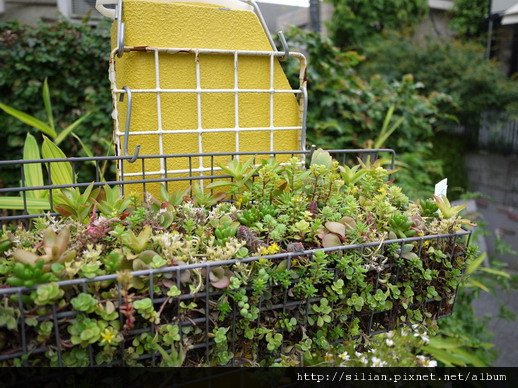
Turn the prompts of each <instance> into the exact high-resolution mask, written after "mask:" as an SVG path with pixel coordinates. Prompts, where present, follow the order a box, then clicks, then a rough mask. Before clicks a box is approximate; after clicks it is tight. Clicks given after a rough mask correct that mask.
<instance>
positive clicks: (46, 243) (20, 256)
mask: <svg viewBox="0 0 518 388" xmlns="http://www.w3.org/2000/svg"><path fill="white" fill-rule="evenodd" d="M69 243H70V227H69V226H65V227H64V228H63V229H62V230H61V232H59V234H56V233H55V232H54V231H53V230H52V228H50V227H49V228H47V229H45V231H44V232H43V241H42V244H41V245H42V247H41V249H42V250H43V252H44V253H43V254H42V255H37V254H36V253H34V252H29V251H25V250H22V249H17V250H15V251H14V253H13V258H14V259H15V260H16V261H17V262H19V263H22V264H28V265H36V263H37V262H38V261H43V267H42V269H43V270H44V271H46V272H48V271H50V270H51V266H52V264H55V263H59V264H62V263H64V262H66V261H71V260H73V259H74V258H75V257H76V251H75V250H73V249H68V245H69Z"/></svg>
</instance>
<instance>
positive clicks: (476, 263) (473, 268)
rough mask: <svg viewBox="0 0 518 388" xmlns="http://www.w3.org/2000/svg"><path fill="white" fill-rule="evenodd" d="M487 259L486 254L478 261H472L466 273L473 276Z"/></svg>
mask: <svg viewBox="0 0 518 388" xmlns="http://www.w3.org/2000/svg"><path fill="white" fill-rule="evenodd" d="M485 258H486V253H485V252H483V253H481V254H480V255H479V256H478V257H477V258H476V259H474V260H472V261H470V262H469V263H468V265H467V268H466V273H467V274H468V275H471V274H472V273H473V272H475V271H476V270H477V268H478V267H480V265H481V264H482V263H483V262H484V259H485Z"/></svg>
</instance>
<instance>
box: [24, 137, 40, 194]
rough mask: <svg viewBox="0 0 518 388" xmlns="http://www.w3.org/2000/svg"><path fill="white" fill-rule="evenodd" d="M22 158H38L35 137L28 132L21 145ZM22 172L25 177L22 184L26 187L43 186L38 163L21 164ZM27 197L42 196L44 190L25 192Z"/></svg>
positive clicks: (38, 152)
mask: <svg viewBox="0 0 518 388" xmlns="http://www.w3.org/2000/svg"><path fill="white" fill-rule="evenodd" d="M23 159H24V160H38V159H40V149H39V146H38V143H37V142H36V138H35V137H34V136H32V135H31V134H30V133H28V134H27V137H26V138H25V144H24V145H23ZM23 174H24V177H25V182H24V185H25V186H26V187H33V186H43V184H44V183H43V171H42V168H41V164H40V163H29V164H24V165H23ZM27 197H28V198H44V197H45V191H43V190H35V191H28V192H27Z"/></svg>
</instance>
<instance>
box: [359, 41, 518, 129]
mask: <svg viewBox="0 0 518 388" xmlns="http://www.w3.org/2000/svg"><path fill="white" fill-rule="evenodd" d="M364 55H365V56H366V58H367V59H366V61H365V62H363V64H362V65H361V73H362V74H363V75H365V76H370V75H373V74H382V75H383V77H384V78H385V79H386V80H387V82H390V81H392V80H398V79H400V78H401V77H402V76H404V75H405V74H412V75H413V76H414V78H415V79H416V81H418V82H421V83H422V86H423V88H424V89H423V91H424V92H426V93H433V92H434V91H437V92H441V93H447V94H448V95H450V96H451V97H452V99H453V101H454V102H455V105H449V106H448V105H446V106H444V107H443V109H444V112H445V113H449V114H451V115H455V116H457V117H458V119H459V121H460V123H461V124H463V125H466V126H468V127H470V128H474V129H476V128H478V123H479V121H480V114H481V112H484V111H486V110H492V109H506V108H507V109H511V110H516V108H517V106H516V101H518V83H517V82H516V81H512V80H509V79H508V78H507V77H506V76H505V75H504V74H503V73H502V72H501V71H500V69H499V68H498V66H497V65H496V64H495V63H493V62H491V61H488V60H486V59H485V58H484V54H483V49H482V48H481V47H480V46H479V45H478V44H475V43H461V42H459V41H451V42H439V41H434V40H428V41H426V42H424V43H423V44H421V45H420V44H418V43H416V42H415V41H414V40H412V39H410V38H405V37H404V36H401V35H398V34H387V36H386V38H385V39H381V40H378V41H376V42H371V44H369V45H367V46H366V47H365V50H364ZM453 106H454V107H455V108H454V109H452V107H453Z"/></svg>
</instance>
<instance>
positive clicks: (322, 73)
mask: <svg viewBox="0 0 518 388" xmlns="http://www.w3.org/2000/svg"><path fill="white" fill-rule="evenodd" d="M290 35H291V36H290V43H291V44H292V45H294V46H295V47H297V48H299V49H301V50H303V51H304V52H305V53H307V55H308V56H309V67H308V70H307V78H308V93H309V111H308V123H307V125H308V132H307V138H308V143H309V144H311V143H313V144H316V145H318V146H322V147H326V148H368V147H370V146H371V145H372V140H374V139H377V138H378V137H379V136H380V132H381V129H382V127H383V123H384V120H385V118H386V116H387V112H388V111H389V110H390V109H391V107H394V115H393V118H392V122H396V121H397V120H401V124H400V125H399V127H398V128H397V129H396V130H395V132H394V133H393V134H392V136H391V137H389V138H388V140H387V141H386V142H385V143H384V144H383V145H384V146H388V147H392V148H394V149H396V150H397V152H398V154H402V157H398V159H401V160H402V161H404V162H406V163H407V164H408V167H409V168H406V169H405V170H404V171H402V172H401V173H400V174H398V176H399V179H400V183H401V184H402V185H403V187H404V189H405V190H406V191H407V192H408V193H410V195H411V196H412V197H416V196H423V195H426V194H429V193H430V192H431V191H432V189H431V185H432V183H433V181H434V180H435V179H437V178H438V177H439V176H440V175H441V166H440V163H438V162H437V160H436V159H434V157H433V155H432V146H431V139H432V137H433V135H434V130H435V129H436V128H437V127H440V126H442V125H443V123H444V122H445V121H447V120H448V119H450V117H449V116H447V115H444V114H442V111H443V110H444V109H445V108H444V107H449V106H450V104H451V98H450V97H449V96H447V95H445V94H441V93H435V92H432V93H427V92H426V91H425V90H424V87H423V84H421V83H418V82H414V79H413V77H412V76H401V77H398V78H397V79H394V78H393V79H392V80H391V81H387V80H386V79H385V78H382V77H380V76H373V77H372V78H367V77H362V76H360V74H359V73H358V72H357V67H358V65H359V64H360V63H361V62H362V61H363V57H361V56H360V55H358V54H357V53H356V52H354V51H348V52H342V51H340V50H339V49H338V48H337V47H335V46H334V45H333V43H332V41H331V40H330V39H325V38H321V37H320V36H318V35H316V34H313V33H304V32H302V31H299V30H294V31H292V32H291V34H290ZM288 72H289V74H291V75H292V77H293V79H294V80H295V77H296V75H297V74H298V73H297V70H296V69H295V68H293V69H292V68H288ZM448 109H449V110H452V108H451V107H449V108H448ZM369 140H370V141H369Z"/></svg>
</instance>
